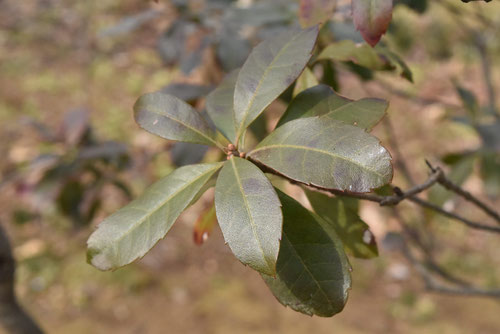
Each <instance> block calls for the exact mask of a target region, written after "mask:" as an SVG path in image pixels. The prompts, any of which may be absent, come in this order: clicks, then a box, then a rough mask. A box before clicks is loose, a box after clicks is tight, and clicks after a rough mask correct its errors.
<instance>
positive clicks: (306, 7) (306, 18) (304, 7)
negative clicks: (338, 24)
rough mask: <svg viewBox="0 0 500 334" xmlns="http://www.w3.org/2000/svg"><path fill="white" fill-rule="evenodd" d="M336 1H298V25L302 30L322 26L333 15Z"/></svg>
mask: <svg viewBox="0 0 500 334" xmlns="http://www.w3.org/2000/svg"><path fill="white" fill-rule="evenodd" d="M336 3H337V0H300V7H299V23H300V25H301V26H302V28H309V27H312V26H315V25H317V24H321V25H322V24H324V23H325V22H327V21H328V20H330V18H331V17H332V15H333V12H334V10H335V5H336Z"/></svg>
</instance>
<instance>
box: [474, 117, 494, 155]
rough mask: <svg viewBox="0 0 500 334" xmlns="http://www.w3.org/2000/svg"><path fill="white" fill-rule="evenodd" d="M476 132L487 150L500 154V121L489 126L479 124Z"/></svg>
mask: <svg viewBox="0 0 500 334" xmlns="http://www.w3.org/2000/svg"><path fill="white" fill-rule="evenodd" d="M476 130H477V132H478V133H479V136H480V137H481V140H482V142H483V147H484V148H485V149H486V150H488V151H494V152H500V121H496V122H494V123H489V124H478V125H476Z"/></svg>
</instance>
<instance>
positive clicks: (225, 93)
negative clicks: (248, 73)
mask: <svg viewBox="0 0 500 334" xmlns="http://www.w3.org/2000/svg"><path fill="white" fill-rule="evenodd" d="M239 71H240V70H239V69H237V70H234V71H233V72H231V73H229V74H228V75H227V76H226V77H225V78H224V80H222V82H221V83H220V85H219V86H218V87H217V88H216V89H215V90H214V91H213V92H211V93H210V94H208V96H207V101H206V104H207V106H206V107H207V113H208V115H209V116H210V118H211V119H212V121H213V122H214V124H215V126H216V127H217V129H219V131H220V132H221V133H222V134H223V135H224V136H225V137H226V138H227V139H228V140H229V141H230V142H234V141H235V126H234V116H233V115H234V111H233V103H234V87H235V85H236V79H237V78H238V73H239Z"/></svg>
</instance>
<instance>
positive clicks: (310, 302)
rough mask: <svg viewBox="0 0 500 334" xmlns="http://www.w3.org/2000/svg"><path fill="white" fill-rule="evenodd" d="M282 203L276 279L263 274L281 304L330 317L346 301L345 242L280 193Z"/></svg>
mask: <svg viewBox="0 0 500 334" xmlns="http://www.w3.org/2000/svg"><path fill="white" fill-rule="evenodd" d="M278 195H279V198H280V200H281V203H282V204H283V217H284V224H283V240H282V241H281V248H280V252H279V256H278V263H277V270H276V278H274V277H271V276H267V275H262V277H263V279H264V281H265V282H266V284H267V285H268V286H269V288H270V289H271V291H272V293H273V294H274V295H275V296H276V298H277V299H278V301H279V302H280V303H281V304H283V305H285V306H289V307H290V308H292V309H293V310H295V311H298V312H301V313H304V314H308V315H318V316H321V317H331V316H333V315H334V314H336V313H339V312H340V311H342V309H343V308H344V305H345V303H346V302H347V297H348V290H349V289H350V288H351V275H350V265H349V262H348V260H347V257H346V255H345V253H344V250H343V248H342V243H341V242H340V240H339V239H338V238H337V237H335V235H334V234H330V233H327V232H325V230H324V225H325V222H324V221H323V220H321V218H319V217H318V216H316V215H314V214H313V213H312V212H310V211H308V210H307V209H305V208H304V207H303V206H302V205H300V203H298V202H297V201H295V200H294V199H293V198H291V197H289V196H287V195H286V194H284V193H282V192H281V191H279V190H278Z"/></svg>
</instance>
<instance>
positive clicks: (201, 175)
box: [104, 164, 220, 248]
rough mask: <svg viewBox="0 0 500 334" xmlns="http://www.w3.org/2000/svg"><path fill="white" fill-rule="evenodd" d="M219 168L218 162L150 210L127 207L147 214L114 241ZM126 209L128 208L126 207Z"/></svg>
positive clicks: (116, 240)
mask: <svg viewBox="0 0 500 334" xmlns="http://www.w3.org/2000/svg"><path fill="white" fill-rule="evenodd" d="M217 168H220V164H218V165H216V166H214V167H213V168H211V169H209V170H207V171H206V172H204V173H202V174H200V175H199V176H197V177H196V178H194V179H193V180H191V182H189V183H186V185H184V186H182V187H181V188H179V189H178V190H177V191H176V192H174V193H172V194H171V195H169V196H168V197H167V198H166V199H165V200H163V201H160V202H159V204H158V205H155V206H154V207H153V208H152V209H151V210H149V211H148V210H145V209H142V208H136V207H134V206H129V207H128V208H127V209H133V210H140V211H144V212H146V213H147V214H146V215H145V216H143V217H142V218H141V219H139V220H138V221H137V222H136V223H135V224H133V225H131V226H130V228H128V229H127V230H126V231H125V232H124V233H123V234H122V235H120V237H119V238H118V239H114V240H113V243H114V244H117V243H119V242H121V241H122V240H123V238H125V237H126V236H127V235H129V234H130V233H132V232H133V231H134V230H135V229H136V228H137V227H139V226H140V225H142V224H143V223H144V222H145V221H147V220H148V219H149V218H150V217H151V216H152V215H153V214H154V213H155V212H156V211H158V210H159V209H160V208H161V207H162V206H164V205H165V204H166V203H167V202H169V201H170V200H171V199H172V198H173V197H175V196H177V195H178V194H179V193H181V192H182V191H184V190H186V189H187V188H188V187H189V186H191V185H192V184H193V183H195V182H196V181H198V180H199V179H201V178H202V177H204V176H205V175H206V174H208V173H210V172H212V171H213V170H214V169H217ZM166 177H168V175H167V176H166ZM131 204H132V203H131ZM124 209H126V207H125V208H124ZM110 247H113V246H110ZM104 248H109V247H104Z"/></svg>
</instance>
